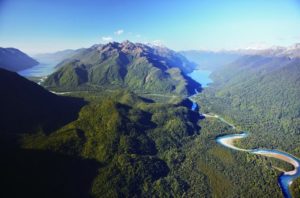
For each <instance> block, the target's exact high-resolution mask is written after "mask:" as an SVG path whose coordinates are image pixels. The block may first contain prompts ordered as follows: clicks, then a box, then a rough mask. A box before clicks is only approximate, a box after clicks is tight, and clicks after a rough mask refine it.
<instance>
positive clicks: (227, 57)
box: [179, 43, 300, 71]
mask: <svg viewBox="0 0 300 198" xmlns="http://www.w3.org/2000/svg"><path fill="white" fill-rule="evenodd" d="M179 53H181V54H182V55H184V56H185V57H186V58H187V59H188V60H190V61H192V62H195V63H196V64H197V65H198V67H199V68H202V69H208V70H211V71H212V70H217V69H220V68H222V67H224V66H226V65H228V64H230V63H233V62H234V61H236V60H238V59H239V58H241V57H243V56H249V55H258V56H266V57H288V58H290V59H295V58H300V44H299V43H298V44H294V45H292V46H289V47H281V46H274V47H270V48H253V47H249V48H244V49H236V50H219V51H211V50H187V51H180V52H179Z"/></svg>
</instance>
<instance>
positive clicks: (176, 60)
mask: <svg viewBox="0 0 300 198" xmlns="http://www.w3.org/2000/svg"><path fill="white" fill-rule="evenodd" d="M194 66H195V65H194V64H193V63H191V62H189V61H188V60H187V59H185V58H184V57H183V56H182V55H180V54H177V53H175V52H174V51H172V50H169V49H167V48H154V47H149V46H147V45H144V44H140V43H136V44H134V43H131V42H129V41H125V42H123V43H116V42H114V43H109V44H106V45H94V46H92V47H91V48H88V49H86V50H83V51H82V52H80V53H78V54H76V55H75V56H73V57H72V59H69V60H65V61H63V62H62V63H60V64H59V67H60V68H59V69H58V71H56V72H55V73H54V74H52V75H50V76H49V77H48V78H47V80H46V81H45V83H44V85H45V86H46V87H48V88H50V89H55V90H60V91H62V90H64V91H66V90H67V91H69V90H97V89H101V88H103V87H105V88H108V89H115V88H128V89H130V90H132V91H135V92H142V93H148V92H149V93H164V94H165V93H169V94H170V93H172V94H177V95H190V94H192V93H194V90H195V89H200V84H198V83H197V82H195V81H194V80H192V79H191V78H189V77H188V76H187V75H186V74H185V72H190V71H191V70H192V69H193V68H194Z"/></svg>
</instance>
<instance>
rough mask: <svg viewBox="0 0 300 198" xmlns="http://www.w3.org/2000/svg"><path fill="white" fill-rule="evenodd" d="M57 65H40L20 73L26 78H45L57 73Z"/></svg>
mask: <svg viewBox="0 0 300 198" xmlns="http://www.w3.org/2000/svg"><path fill="white" fill-rule="evenodd" d="M56 64H57V63H40V64H38V65H36V66H34V67H31V68H28V69H25V70H22V71H20V72H18V73H19V74H20V75H22V76H25V77H43V76H47V75H49V74H51V73H53V72H54V71H55V66H56Z"/></svg>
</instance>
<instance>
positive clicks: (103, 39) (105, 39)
mask: <svg viewBox="0 0 300 198" xmlns="http://www.w3.org/2000/svg"><path fill="white" fill-rule="evenodd" d="M112 40H113V38H112V37H110V36H103V37H102V41H104V42H110V41H112Z"/></svg>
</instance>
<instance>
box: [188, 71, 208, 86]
mask: <svg viewBox="0 0 300 198" xmlns="http://www.w3.org/2000/svg"><path fill="white" fill-rule="evenodd" d="M211 73H212V72H211V71H209V70H202V69H197V70H194V71H193V72H192V73H190V74H189V77H191V78H192V79H194V80H195V81H197V82H198V83H200V84H201V86H202V87H207V86H208V84H209V83H212V82H213V80H212V79H211V78H210V77H209V76H210V74H211Z"/></svg>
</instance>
